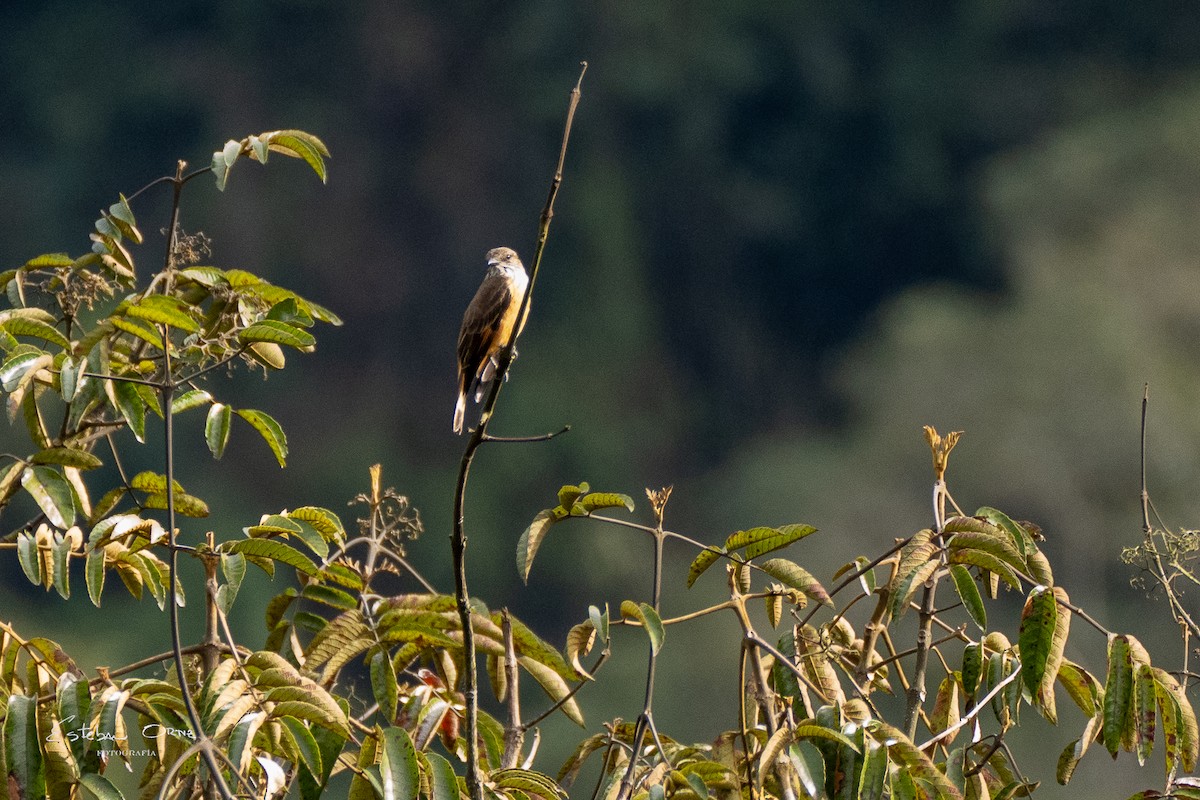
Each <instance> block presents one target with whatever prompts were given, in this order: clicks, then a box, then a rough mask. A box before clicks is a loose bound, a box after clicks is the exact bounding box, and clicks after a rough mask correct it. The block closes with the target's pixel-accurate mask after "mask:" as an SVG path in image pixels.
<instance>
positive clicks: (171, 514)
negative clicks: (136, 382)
mask: <svg viewBox="0 0 1200 800" xmlns="http://www.w3.org/2000/svg"><path fill="white" fill-rule="evenodd" d="M186 166H187V164H186V163H185V162H183V161H180V162H179V163H178V166H177V167H176V172H175V180H174V182H173V184H172V185H173V187H174V194H173V196H172V202H171V224H170V227H169V228H168V229H167V254H166V261H165V264H164V267H163V271H164V272H170V270H171V269H172V268H173V266H174V257H175V241H176V236H177V235H178V231H177V227H178V225H179V203H180V195H181V193H182V191H183V170H184V168H185V167H186ZM160 327H161V330H162V338H163V377H162V382H161V383H160V384H159V385H158V393H159V396H160V397H161V398H162V403H163V434H164V436H163V441H164V444H163V448H164V453H163V457H164V459H165V461H166V463H165V465H164V466H165V472H166V475H165V478H166V484H167V486H166V493H167V509H166V510H167V605H168V606H169V607H170V611H169V616H170V621H171V652H172V654H173V655H174V659H175V673H176V675H178V677H179V693H180V695H181V696H182V697H183V706H184V709H185V710H186V712H187V718H188V724H189V725H191V727H192V731H193V732H194V733H195V734H196V739H197V744H198V745H199V748H200V755H201V757H202V758H203V759H204V763H205V764H206V765H207V766H208V771H209V774H210V775H211V777H212V781H213V782H214V783H215V785H216V787H217V790H218V791H219V792H220V794H221V797H223V798H225V799H226V800H232V798H233V794H232V793H231V792H230V790H229V786H228V785H226V783H225V778H224V776H223V775H222V774H221V765H220V764H219V763H217V759H216V756H214V755H213V749H212V742H211V741H210V740H209V739H208V737H207V735H206V734H205V733H204V727H203V725H202V724H201V722H200V714H199V713H198V712H197V710H196V702H195V700H193V699H192V692H191V688H190V687H189V686H188V682H187V670H186V669H185V667H184V663H183V650H182V645H181V642H180V636H179V594H178V591H177V589H176V581H177V580H178V575H179V563H178V562H179V550H178V548H176V546H175V418H174V413H173V411H172V409H171V405H172V403H173V402H174V400H175V389H176V384H175V381H174V379H173V378H172V376H171V372H172V366H171V340H170V329H169V328H168V326H166V325H162V326H160ZM165 785H166V784H165V783H164V786H165Z"/></svg>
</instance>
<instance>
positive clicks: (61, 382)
mask: <svg viewBox="0 0 1200 800" xmlns="http://www.w3.org/2000/svg"><path fill="white" fill-rule="evenodd" d="M81 372H83V364H82V362H77V361H75V360H74V359H72V358H71V357H70V356H64V357H63V360H62V364H60V365H59V367H58V386H59V391H60V393H61V394H62V399H63V402H66V403H69V402H71V401H72V400H74V399H75V395H76V394H78V392H79V388H80V386H82V384H83V382H84V381H86V380H87V378H82V380H81V375H80V373H81Z"/></svg>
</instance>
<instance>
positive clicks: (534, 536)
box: [517, 508, 566, 583]
mask: <svg viewBox="0 0 1200 800" xmlns="http://www.w3.org/2000/svg"><path fill="white" fill-rule="evenodd" d="M556 512H557V513H556ZM565 518H566V517H565V514H563V512H562V511H561V510H560V508H547V509H545V510H543V511H539V512H538V513H537V516H535V517H534V518H533V522H531V523H529V527H527V528H526V529H525V530H524V531H522V532H521V538H520V539H518V540H517V574H518V575H520V576H521V580H522V581H524V582H525V583H529V571H530V570H531V569H532V568H533V558H534V556H536V555H537V551H538V548H540V547H541V546H542V540H543V539H545V538H546V533H547V532H549V530H550V528H551V527H552V526H553V525H554V523H556V522H558V521H559V520H561V519H565Z"/></svg>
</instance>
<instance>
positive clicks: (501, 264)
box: [487, 247, 525, 272]
mask: <svg viewBox="0 0 1200 800" xmlns="http://www.w3.org/2000/svg"><path fill="white" fill-rule="evenodd" d="M487 265H488V268H489V269H497V268H498V269H502V270H505V271H509V270H520V271H521V272H524V271H525V266H524V265H523V264H522V263H521V259H520V258H518V257H517V253H516V251H515V250H513V249H512V248H510V247H493V248H492V249H491V250H488V253H487Z"/></svg>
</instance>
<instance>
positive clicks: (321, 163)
mask: <svg viewBox="0 0 1200 800" xmlns="http://www.w3.org/2000/svg"><path fill="white" fill-rule="evenodd" d="M268 145H269V147H270V148H271V149H272V150H274V151H276V152H278V153H283V154H284V155H287V156H292V157H293V158H302V159H304V161H305V162H306V163H307V164H308V165H309V166H310V167H312V169H313V172H315V173H317V177H319V178H320V179H321V183H325V181H326V178H327V177H328V175H327V173H326V171H325V160H324V158H323V157H325V158H327V157H328V156H329V150H328V149H327V148H326V147H325V143H324V142H322V141H321V140H320V139H318V138H317V137H315V136H313V135H312V134H311V133H305V132H304V131H296V130H287V131H276V132H275V133H274V134H273V135H271V136H270V138H269V139H268Z"/></svg>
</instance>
